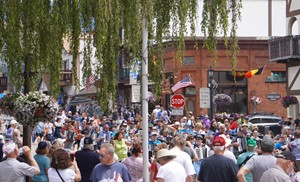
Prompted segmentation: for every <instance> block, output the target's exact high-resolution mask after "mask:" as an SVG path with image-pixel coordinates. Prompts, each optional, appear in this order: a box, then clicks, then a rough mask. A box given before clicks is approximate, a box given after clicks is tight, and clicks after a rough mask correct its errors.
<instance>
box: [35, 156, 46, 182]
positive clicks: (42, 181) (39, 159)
mask: <svg viewBox="0 0 300 182" xmlns="http://www.w3.org/2000/svg"><path fill="white" fill-rule="evenodd" d="M33 158H34V159H35V161H36V163H37V164H38V165H39V168H40V171H41V172H40V174H38V175H36V176H33V177H32V181H38V182H47V181H48V177H47V174H46V169H49V168H50V160H49V158H48V157H47V156H45V155H40V154H36V155H35V156H34V157H33Z"/></svg>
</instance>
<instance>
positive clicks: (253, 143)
mask: <svg viewBox="0 0 300 182" xmlns="http://www.w3.org/2000/svg"><path fill="white" fill-rule="evenodd" d="M247 146H248V147H256V141H255V140H254V139H253V138H249V139H248V140H247Z"/></svg>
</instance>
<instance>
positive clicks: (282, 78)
mask: <svg viewBox="0 0 300 182" xmlns="http://www.w3.org/2000/svg"><path fill="white" fill-rule="evenodd" d="M266 82H268V83H272V82H275V83H278V82H286V72H285V71H272V72H271V75H269V76H267V79H266Z"/></svg>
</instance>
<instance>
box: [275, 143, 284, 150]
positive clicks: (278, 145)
mask: <svg viewBox="0 0 300 182" xmlns="http://www.w3.org/2000/svg"><path fill="white" fill-rule="evenodd" d="M282 146H284V144H283V143H282V142H281V141H280V142H277V143H276V145H275V149H278V150H282V149H281V147H282Z"/></svg>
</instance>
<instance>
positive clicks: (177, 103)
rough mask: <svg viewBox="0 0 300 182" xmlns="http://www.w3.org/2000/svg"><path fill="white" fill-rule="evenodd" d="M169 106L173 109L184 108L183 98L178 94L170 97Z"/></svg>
mask: <svg viewBox="0 0 300 182" xmlns="http://www.w3.org/2000/svg"><path fill="white" fill-rule="evenodd" d="M171 106H172V107H173V108H177V109H178V108H181V107H183V106H184V97H183V96H182V95H180V94H175V95H173V96H172V97H171Z"/></svg>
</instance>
